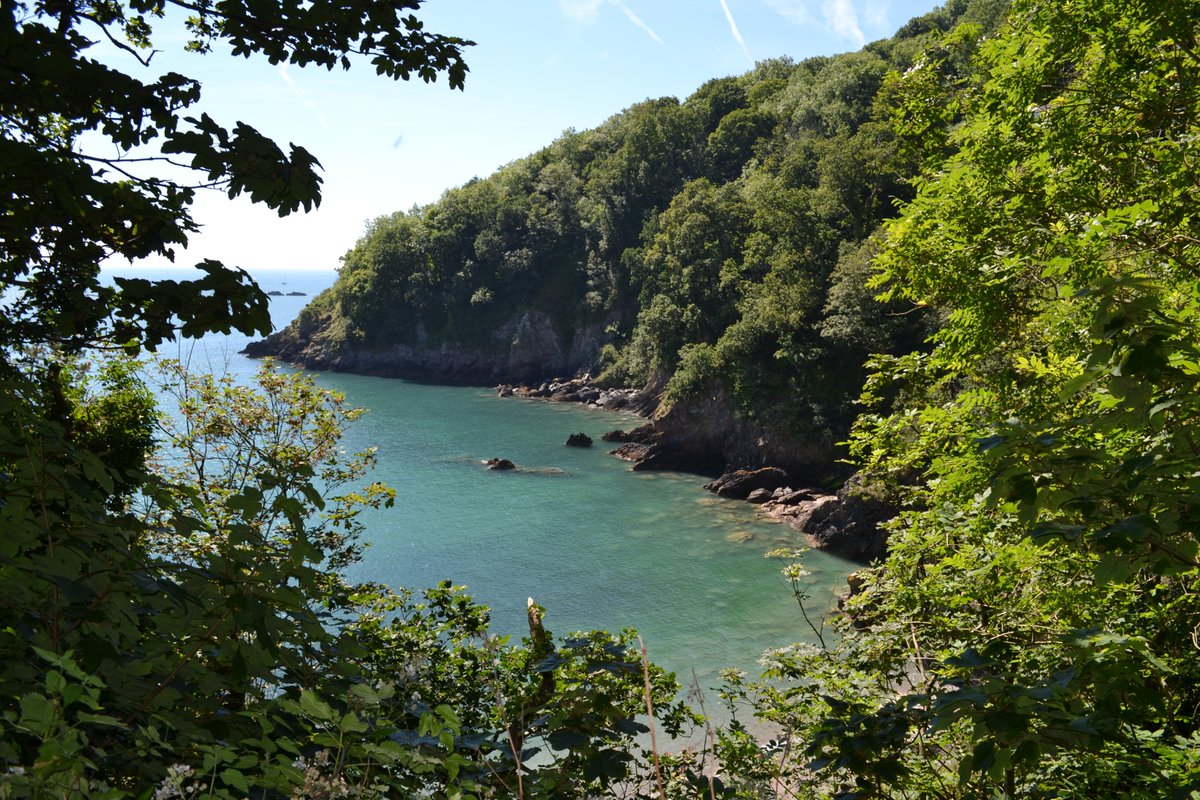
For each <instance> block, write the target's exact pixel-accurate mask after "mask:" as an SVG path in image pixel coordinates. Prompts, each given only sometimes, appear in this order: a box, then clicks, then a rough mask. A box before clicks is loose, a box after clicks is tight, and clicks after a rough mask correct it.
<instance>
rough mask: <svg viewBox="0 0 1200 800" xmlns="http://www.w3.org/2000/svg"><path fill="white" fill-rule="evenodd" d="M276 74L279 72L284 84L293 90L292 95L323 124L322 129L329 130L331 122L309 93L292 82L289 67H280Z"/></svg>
mask: <svg viewBox="0 0 1200 800" xmlns="http://www.w3.org/2000/svg"><path fill="white" fill-rule="evenodd" d="M276 72H278V74H279V77H281V78H283V82H284V83H286V84H287V85H288V88H289V89H291V90H292V94H294V95H296V97H297V98H299V99H300V102H301V103H304V105H305V106H307V107H308V109H309V110H310V111H312V112H313V114H315V115H316V117H317V120H318V121H319V122H320V123H321V127H323V128H328V127H329V120H328V119H326V118H325V113H324V112H323V111H321V107H320V106H318V105H317V101H316V100H313V99H312V97H310V96H309V94H308V92H306V91H304V90H303V89H301V88H300V87H299V86H297V85H296V82H295V81H294V80H292V76H291V75H289V74H288V71H287V67H280V68H279V69H278V70H276Z"/></svg>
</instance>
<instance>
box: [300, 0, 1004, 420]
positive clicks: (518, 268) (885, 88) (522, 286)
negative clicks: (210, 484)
mask: <svg viewBox="0 0 1200 800" xmlns="http://www.w3.org/2000/svg"><path fill="white" fill-rule="evenodd" d="M1002 12H1003V4H1002V3H1000V2H997V1H996V0H971V1H970V2H967V0H955V2H951V3H949V4H948V5H947V6H946V7H945V8H943V9H940V10H937V11H934V12H932V13H930V14H928V15H926V16H924V17H921V18H919V19H915V20H913V21H912V22H910V23H908V24H907V25H906V26H904V28H903V29H902V30H901V31H900V32H899V33H898V34H897V35H896V36H895V37H894V38H893V39H890V40H883V41H879V42H875V43H873V44H870V45H868V46H867V47H865V48H863V49H862V50H861V51H859V52H857V53H848V54H845V55H840V56H835V57H818V58H812V59H809V60H806V61H804V62H801V63H793V62H792V61H790V60H789V59H786V58H781V59H776V60H770V61H764V62H761V63H760V64H759V65H758V66H757V67H756V68H755V69H754V70H753V71H751V72H749V73H747V74H745V75H741V76H738V77H729V78H720V79H715V80H712V81H709V82H708V83H706V84H705V85H704V86H702V87H700V88H699V89H698V90H697V91H696V92H695V93H694V94H693V95H692V96H691V97H689V98H687V100H685V101H684V102H682V103H680V102H678V101H676V100H675V99H673V98H664V99H659V100H647V101H646V102H643V103H640V104H638V105H635V106H633V107H631V108H628V109H626V110H625V111H623V112H622V113H620V114H617V115H615V116H614V117H612V118H611V119H609V120H608V121H607V122H605V123H604V124H602V125H600V126H599V127H597V128H596V129H594V130H589V131H583V132H573V131H572V132H567V133H565V134H564V135H563V136H562V137H561V138H559V139H558V140H557V141H555V142H554V143H553V144H551V145H550V146H548V147H547V148H545V149H544V150H542V151H540V152H538V153H535V154H534V155H531V156H529V157H527V158H523V159H520V160H518V161H515V162H513V163H511V164H509V165H507V166H505V167H503V168H502V169H500V170H499V171H497V172H496V173H495V174H493V175H491V176H490V177H488V178H485V179H477V180H474V181H472V182H470V183H468V184H467V185H465V186H462V187H459V188H456V189H452V190H450V191H447V192H446V193H445V195H444V196H443V197H442V199H441V200H439V201H438V202H436V203H434V204H432V205H430V206H427V207H424V208H417V209H413V210H411V211H408V212H400V213H397V214H394V215H392V216H389V217H383V218H380V219H377V220H375V221H373V222H372V223H371V224H370V226H369V227H368V230H367V232H366V234H365V235H364V236H363V237H362V238H361V239H360V241H359V242H358V244H357V245H355V247H354V248H353V249H352V250H350V251H349V252H348V253H347V254H346V255H345V257H344V259H343V265H342V268H341V273H340V277H339V280H338V282H337V284H336V285H335V286H334V287H333V288H332V289H330V290H329V291H328V292H327V293H326V294H325V295H323V296H322V297H320V298H318V299H317V300H316V301H315V302H314V303H313V304H312V306H311V307H310V308H309V309H307V310H306V311H305V312H303V313H302V315H301V317H300V319H299V321H298V322H297V323H296V324H295V326H294V328H293V330H292V331H290V332H288V333H286V334H284V335H283V336H282V337H279V338H280V340H285V341H288V342H289V344H287V345H286V346H281V347H280V348H278V352H281V353H282V354H284V355H287V356H290V357H293V358H300V359H301V360H307V362H308V363H313V364H315V365H319V366H332V367H334V368H339V367H341V368H350V369H354V368H356V365H355V361H354V358H353V357H351V356H346V355H345V354H346V353H351V352H362V351H386V350H387V349H388V348H390V347H393V346H394V345H404V346H408V347H415V348H418V349H420V348H424V349H435V348H439V347H442V346H443V345H448V346H450V347H452V348H455V349H465V350H470V351H473V352H478V353H481V354H484V355H485V356H488V355H490V356H491V357H492V358H493V360H492V361H491V362H489V361H488V360H487V359H486V358H485V359H483V360H482V361H481V362H480V366H478V367H477V368H476V369H475V371H474V372H473V373H469V374H466V375H462V374H457V375H456V374H452V369H453V368H452V367H450V366H447V368H446V372H447V377H456V378H461V377H468V378H474V379H476V380H481V381H487V380H530V379H535V378H543V377H549V376H550V375H548V374H547V371H559V370H563V371H565V370H572V371H574V370H577V369H581V368H587V369H592V370H593V371H594V372H600V373H601V375H600V379H601V380H602V381H605V382H609V383H620V384H626V385H638V386H642V385H646V384H651V385H652V386H654V387H655V388H656V389H665V398H666V400H667V402H668V403H672V402H677V401H681V400H687V399H688V398H690V397H692V396H694V395H696V394H697V393H699V392H701V391H704V390H710V389H712V388H713V387H719V389H720V391H721V392H722V394H723V395H724V397H725V398H726V399H727V401H728V402H729V404H730V405H732V406H733V407H734V408H736V410H737V411H738V413H739V414H740V415H742V417H743V418H744V419H746V420H749V421H752V422H754V423H755V424H759V425H763V426H765V427H767V428H769V429H774V430H777V431H780V432H782V433H785V434H788V435H790V436H793V437H801V438H808V439H815V440H818V441H827V442H832V441H836V440H838V439H841V438H844V437H845V435H846V433H847V431H848V429H849V424H850V421H851V420H852V419H853V415H854V410H853V407H852V401H853V400H854V398H856V397H857V395H858V393H859V390H860V388H861V386H862V381H863V378H864V376H865V371H864V370H863V368H862V364H863V362H864V361H865V360H866V358H867V356H868V355H869V354H871V353H875V352H907V351H909V350H911V349H912V348H913V347H915V346H916V345H917V344H918V343H919V342H920V340H921V339H922V338H923V335H924V333H925V332H926V327H927V325H928V324H929V322H930V320H929V319H928V318H927V316H926V315H925V314H923V313H921V312H920V311H919V310H916V311H914V310H913V308H912V306H911V304H900V303H897V304H896V305H894V306H890V307H880V306H879V305H878V304H876V303H874V302H873V301H872V299H871V294H872V292H870V291H869V290H867V289H865V287H864V284H865V280H866V278H867V275H868V267H867V265H868V263H869V260H870V255H871V253H873V252H874V248H875V245H874V244H873V243H872V240H871V237H872V235H873V234H874V233H875V231H876V230H877V229H878V227H879V225H880V223H881V222H882V221H883V220H885V219H887V218H889V217H891V216H892V215H893V214H894V213H895V208H896V202H897V201H898V200H900V199H907V198H908V197H911V194H912V189H911V186H910V183H909V179H910V178H911V177H913V176H914V175H915V174H916V172H917V169H918V168H919V166H920V163H921V160H922V157H923V156H924V155H926V154H925V152H924V151H923V150H922V149H921V148H920V147H918V146H916V144H915V143H916V142H917V141H918V140H919V139H920V138H921V137H920V134H921V133H922V132H921V131H914V132H913V140H912V141H909V140H906V139H904V138H902V137H899V136H898V135H897V133H896V131H895V126H894V125H893V124H892V118H893V117H894V116H896V115H897V114H899V113H901V111H902V110H903V103H904V96H903V94H902V92H901V91H900V89H899V88H898V87H899V85H900V84H899V80H898V77H899V75H900V74H901V73H903V72H904V71H905V70H907V69H909V68H910V67H912V66H913V64H914V63H916V61H917V60H918V59H919V58H921V57H922V55H921V54H922V53H923V52H924V51H925V49H926V48H928V47H930V46H932V45H933V44H934V43H935V42H939V41H944V43H943V44H942V45H941V46H942V47H944V48H946V49H947V55H946V57H945V59H944V62H943V63H944V72H945V73H946V75H945V76H944V78H945V80H946V82H947V83H950V84H952V83H953V82H954V81H955V80H958V79H960V75H959V73H960V71H963V70H966V69H967V66H966V65H967V57H968V55H969V53H970V51H971V49H972V48H973V47H974V45H975V42H976V40H977V39H978V37H979V36H980V35H982V33H983V32H985V31H988V30H992V29H993V28H994V27H995V26H996V24H998V18H999V15H1001V14H1002ZM956 26H959V27H958V32H957V33H956V34H954V35H953V36H949V37H947V34H946V32H947V31H950V30H951V29H955V28H956ZM937 122H938V124H940V123H941V122H942V121H940V120H939V121H937ZM927 124H933V123H927ZM531 310H532V311H535V312H541V313H542V314H544V315H546V316H547V317H548V318H549V319H550V320H552V324H553V329H554V332H555V333H556V334H557V336H558V339H559V342H560V344H561V347H560V349H561V351H562V353H563V354H564V355H563V358H561V359H556V358H551V357H547V358H546V359H545V360H544V362H543V363H542V364H540V369H541V373H540V374H538V373H536V372H535V373H532V374H531V373H529V372H527V371H525V372H522V371H514V370H510V369H507V368H506V365H505V363H504V357H505V356H506V355H507V354H508V352H509V348H510V346H511V343H512V338H513V337H512V333H513V328H514V324H515V322H516V321H517V320H519V319H520V318H521V316H522V315H523V314H525V313H526V312H528V311H531ZM297 339H299V340H300V341H299V342H297ZM304 344H310V346H309V351H308V352H307V353H300V352H299V351H298V350H297V348H298V347H299V346H303V345H304ZM339 354H342V355H341V356H339ZM425 369H426V370H428V368H427V367H426V368H425ZM433 370H434V371H435V372H436V367H433ZM405 371H406V370H405V365H404V364H403V363H399V364H397V365H395V368H394V372H395V374H404V373H405ZM408 371H417V370H416V369H414V368H413V366H412V365H411V364H410V365H408Z"/></svg>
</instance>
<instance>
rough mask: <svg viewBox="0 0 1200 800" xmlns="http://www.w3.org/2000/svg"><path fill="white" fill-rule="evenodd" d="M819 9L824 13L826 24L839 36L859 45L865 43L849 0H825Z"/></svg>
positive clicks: (855, 13) (865, 39)
mask: <svg viewBox="0 0 1200 800" xmlns="http://www.w3.org/2000/svg"><path fill="white" fill-rule="evenodd" d="M821 11H822V12H823V13H824V14H825V22H826V24H828V25H829V27H831V28H833V30H834V32H836V33H837V34H838V35H839V36H844V37H845V38H847V39H851V40H853V42H854V43H855V44H856V45H857V46H859V47H862V46H863V45H864V44H866V43H867V37H866V36H863V32H862V28H860V27H858V14H857V12H855V10H854V4H853V3H852V2H850V0H825V4H824V5H823V6H821Z"/></svg>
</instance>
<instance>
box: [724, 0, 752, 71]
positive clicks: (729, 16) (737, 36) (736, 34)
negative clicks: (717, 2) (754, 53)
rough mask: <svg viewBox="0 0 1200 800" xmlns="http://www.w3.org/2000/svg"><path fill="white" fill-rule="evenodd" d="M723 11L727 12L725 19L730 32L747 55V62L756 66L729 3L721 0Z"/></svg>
mask: <svg viewBox="0 0 1200 800" xmlns="http://www.w3.org/2000/svg"><path fill="white" fill-rule="evenodd" d="M721 10H722V11H724V12H725V19H726V20H728V21H729V32H730V33H732V34H733V39H734V41H735V42H737V43H738V47H741V48H742V52H743V53H745V54H746V60H747V61H749V62H750V65H751V66H754V58H753V57H751V55H750V50H749V48H747V47H746V40H745V39H744V38H743V37H742V32H741V31H739V30H738V26H737V23H736V22H734V21H733V13H732V12H731V11H730V10H729V3H727V2H726V1H725V0H721Z"/></svg>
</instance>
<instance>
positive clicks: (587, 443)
mask: <svg viewBox="0 0 1200 800" xmlns="http://www.w3.org/2000/svg"><path fill="white" fill-rule="evenodd" d="M591 446H592V437H590V436H588V435H587V434H586V433H572V434H571V435H570V436H568V437H567V447H591Z"/></svg>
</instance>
